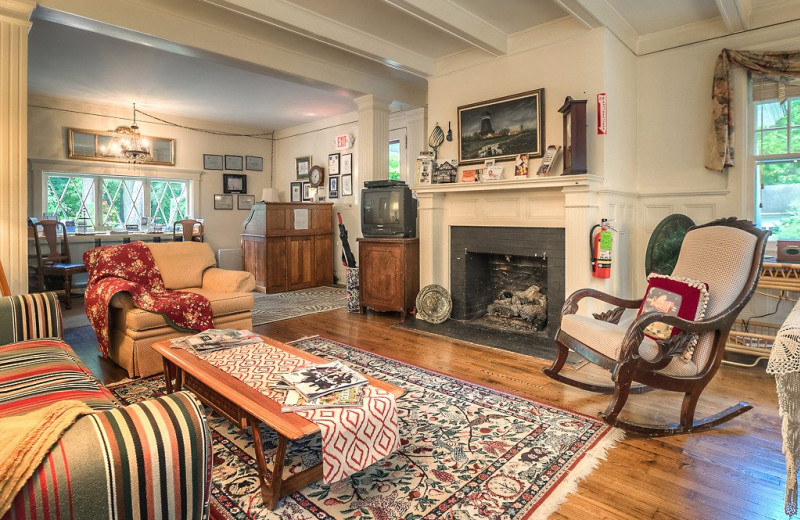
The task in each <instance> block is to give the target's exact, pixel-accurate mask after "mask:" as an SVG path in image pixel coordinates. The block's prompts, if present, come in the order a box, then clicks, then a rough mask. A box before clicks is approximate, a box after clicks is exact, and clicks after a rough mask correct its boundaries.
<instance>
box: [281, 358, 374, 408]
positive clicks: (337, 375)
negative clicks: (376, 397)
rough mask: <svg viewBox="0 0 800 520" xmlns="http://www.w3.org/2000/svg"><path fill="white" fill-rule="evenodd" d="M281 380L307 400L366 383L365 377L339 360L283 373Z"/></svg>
mask: <svg viewBox="0 0 800 520" xmlns="http://www.w3.org/2000/svg"><path fill="white" fill-rule="evenodd" d="M281 380H282V381H283V382H285V383H288V384H289V385H291V386H292V388H293V389H294V390H296V391H297V392H299V393H300V394H301V395H302V396H303V397H305V398H306V400H309V401H310V400H313V399H315V398H317V397H320V396H322V395H325V394H330V393H332V392H336V391H339V390H344V389H346V388H350V387H354V386H362V385H366V384H367V383H368V381H367V378H366V377H364V376H362V375H361V374H359V373H358V372H356V371H355V370H353V369H352V368H349V367H348V366H346V365H345V364H344V363H342V362H340V361H334V362H332V363H325V364H322V365H312V366H310V367H305V368H301V369H298V370H295V371H294V372H289V373H288V374H283V375H282V376H281Z"/></svg>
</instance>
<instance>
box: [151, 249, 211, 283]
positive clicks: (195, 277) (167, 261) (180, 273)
mask: <svg viewBox="0 0 800 520" xmlns="http://www.w3.org/2000/svg"><path fill="white" fill-rule="evenodd" d="M146 245H147V247H148V248H149V249H150V252H151V253H152V254H153V259H154V260H155V262H156V265H157V266H158V269H159V270H160V271H161V278H162V279H163V280H164V286H165V287H166V288H167V289H186V288H188V287H200V286H202V285H203V272H204V271H205V270H206V269H208V268H209V267H213V266H216V265H217V259H216V258H214V251H213V250H212V249H211V246H210V245H208V244H206V243H205V242H148V243H147V244H146Z"/></svg>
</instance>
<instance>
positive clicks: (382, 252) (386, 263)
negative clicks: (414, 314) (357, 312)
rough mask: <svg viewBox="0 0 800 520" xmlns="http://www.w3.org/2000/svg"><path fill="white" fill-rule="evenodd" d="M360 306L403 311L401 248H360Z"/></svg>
mask: <svg viewBox="0 0 800 520" xmlns="http://www.w3.org/2000/svg"><path fill="white" fill-rule="evenodd" d="M359 248H360V253H361V254H360V255H359V256H360V260H361V269H360V271H359V273H360V274H361V280H360V282H359V285H360V287H361V304H362V305H364V306H367V307H372V308H373V309H375V310H401V309H402V308H403V248H402V247H397V246H393V245H387V246H384V245H377V244H375V243H369V242H362V243H361V244H360V245H359Z"/></svg>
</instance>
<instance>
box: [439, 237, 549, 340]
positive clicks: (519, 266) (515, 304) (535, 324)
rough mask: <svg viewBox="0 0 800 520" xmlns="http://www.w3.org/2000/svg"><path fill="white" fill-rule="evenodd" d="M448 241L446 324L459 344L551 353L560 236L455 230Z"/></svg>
mask: <svg viewBox="0 0 800 520" xmlns="http://www.w3.org/2000/svg"><path fill="white" fill-rule="evenodd" d="M450 238H451V241H450V293H451V296H452V299H453V310H452V313H451V319H452V320H455V324H457V327H458V329H459V332H458V334H459V336H460V338H461V339H466V340H468V341H472V338H471V336H473V335H474V336H475V338H476V339H475V340H474V342H475V343H481V344H486V341H487V339H489V340H496V344H492V345H490V346H495V347H499V348H506V349H508V350H513V351H515V352H521V353H530V350H531V348H533V347H535V348H536V349H544V350H547V351H550V350H552V351H553V352H554V351H555V347H554V344H553V338H554V336H555V331H556V329H557V328H558V322H559V319H558V318H559V315H560V313H561V307H562V306H563V304H564V283H565V260H564V257H565V253H564V251H565V239H564V230H563V229H561V228H514V227H482V226H463V227H462V226H459V227H452V228H451V230H450ZM478 338H479V339H480V341H478ZM539 354H541V352H540V353H539Z"/></svg>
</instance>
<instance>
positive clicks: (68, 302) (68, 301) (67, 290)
mask: <svg viewBox="0 0 800 520" xmlns="http://www.w3.org/2000/svg"><path fill="white" fill-rule="evenodd" d="M64 307H66V308H67V309H71V308H72V275H69V274H68V275H65V276H64Z"/></svg>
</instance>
